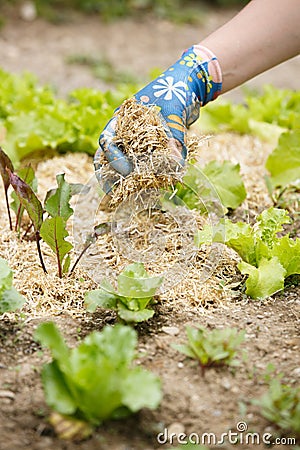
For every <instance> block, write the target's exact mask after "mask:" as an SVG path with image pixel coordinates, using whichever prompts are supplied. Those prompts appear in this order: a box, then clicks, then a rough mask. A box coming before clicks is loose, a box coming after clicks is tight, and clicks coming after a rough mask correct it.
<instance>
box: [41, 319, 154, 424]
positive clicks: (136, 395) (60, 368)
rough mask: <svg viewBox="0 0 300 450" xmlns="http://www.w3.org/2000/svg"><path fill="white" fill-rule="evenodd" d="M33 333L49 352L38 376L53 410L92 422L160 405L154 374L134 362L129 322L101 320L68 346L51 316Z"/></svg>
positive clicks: (131, 330)
mask: <svg viewBox="0 0 300 450" xmlns="http://www.w3.org/2000/svg"><path fill="white" fill-rule="evenodd" d="M35 337H36V339H37V340H38V341H39V342H40V343H41V344H42V345H43V346H44V347H47V348H49V349H50V351H51V353H52V358H53V359H52V361H51V362H50V363H48V364H45V365H44V367H43V370H42V382H43V387H44V391H45V397H46V402H47V404H48V405H49V406H50V407H51V408H52V409H53V410H54V411H56V412H57V413H59V414H62V415H65V416H69V417H73V418H76V419H78V420H81V421H85V422H88V423H90V424H91V425H92V426H97V425H99V424H101V423H102V422H103V421H105V420H108V419H117V418H122V417H126V416H128V415H129V414H131V413H135V412H137V411H139V410H140V409H141V408H145V407H146V408H150V409H155V408H157V406H158V405H159V403H160V400H161V388H160V381H159V379H158V377H157V376H156V375H154V374H152V373H151V372H149V371H147V370H145V369H143V368H141V367H137V366H134V365H133V361H134V358H135V356H136V346H137V334H136V332H135V330H133V329H132V328H131V327H127V326H125V325H116V326H114V327H112V326H106V327H105V328H104V329H103V330H102V331H101V332H93V333H91V334H90V335H88V336H87V337H86V338H85V339H84V340H83V341H82V342H81V343H80V344H79V345H78V346H77V347H75V348H73V349H69V348H68V347H67V345H66V343H65V341H64V339H63V338H62V336H61V334H60V333H59V331H58V329H57V327H56V326H55V324H54V323H52V322H49V323H43V324H41V325H40V326H39V327H38V329H37V331H36V334H35Z"/></svg>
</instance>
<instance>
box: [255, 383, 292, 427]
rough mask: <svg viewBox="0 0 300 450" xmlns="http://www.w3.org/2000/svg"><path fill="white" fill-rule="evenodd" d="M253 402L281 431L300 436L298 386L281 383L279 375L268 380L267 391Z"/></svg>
mask: <svg viewBox="0 0 300 450" xmlns="http://www.w3.org/2000/svg"><path fill="white" fill-rule="evenodd" d="M253 403H254V404H255V405H256V406H258V407H259V410H260V412H261V415H262V416H263V417H265V418H266V419H267V420H269V421H270V422H271V423H273V424H275V425H276V426H277V427H278V428H280V429H281V430H282V432H284V433H285V434H286V433H294V434H295V435H297V436H300V388H299V387H292V386H289V385H287V384H283V383H282V381H281V378H280V377H276V378H273V379H271V380H270V382H269V386H268V390H267V392H266V393H265V394H264V395H263V396H262V397H261V398H260V399H258V400H254V401H253Z"/></svg>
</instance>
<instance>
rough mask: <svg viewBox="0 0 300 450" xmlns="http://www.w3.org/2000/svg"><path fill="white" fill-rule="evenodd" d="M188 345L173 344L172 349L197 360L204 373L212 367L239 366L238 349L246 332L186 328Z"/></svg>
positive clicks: (231, 329) (228, 329) (233, 329)
mask: <svg viewBox="0 0 300 450" xmlns="http://www.w3.org/2000/svg"><path fill="white" fill-rule="evenodd" d="M186 334H187V337H188V343H187V344H182V345H178V344H173V345H172V347H173V348H175V349H176V350H178V351H179V352H181V353H183V354H184V355H186V356H188V357H190V358H193V359H197V360H198V361H199V363H200V366H201V369H202V372H203V373H204V369H205V368H207V367H211V366H220V365H228V366H237V365H238V364H239V361H238V360H237V359H236V353H237V350H238V347H239V346H240V344H241V343H242V342H243V341H244V339H245V332H244V331H238V330H237V329H236V328H223V329H215V330H212V331H210V330H208V329H205V328H203V327H199V328H193V327H186Z"/></svg>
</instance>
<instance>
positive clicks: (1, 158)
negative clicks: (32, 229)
mask: <svg viewBox="0 0 300 450" xmlns="http://www.w3.org/2000/svg"><path fill="white" fill-rule="evenodd" d="M7 169H8V170H10V171H11V172H13V171H14V166H13V164H12V162H11V160H10V158H9V157H8V156H7V154H6V153H5V152H4V151H3V150H2V148H1V147H0V173H1V177H2V180H3V184H4V192H5V201H6V208H7V214H8V220H9V228H10V229H11V230H12V221H11V216H10V209H9V202H8V196H7V190H8V188H9V185H10V179H9V174H8V172H7Z"/></svg>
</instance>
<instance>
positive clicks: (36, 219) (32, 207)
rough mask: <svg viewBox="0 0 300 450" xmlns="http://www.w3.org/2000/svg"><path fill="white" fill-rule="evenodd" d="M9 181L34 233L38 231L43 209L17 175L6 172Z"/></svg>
mask: <svg viewBox="0 0 300 450" xmlns="http://www.w3.org/2000/svg"><path fill="white" fill-rule="evenodd" d="M8 173H9V179H10V183H11V185H12V187H13V188H14V191H15V193H16V194H17V196H18V198H19V200H20V202H21V204H22V206H24V208H25V209H26V211H27V213H28V215H29V217H30V219H31V221H32V223H33V226H34V229H35V231H39V230H40V228H41V226H42V223H43V207H42V204H41V202H40V201H39V199H38V198H37V196H36V195H35V193H34V192H33V190H32V189H31V187H30V186H29V185H28V184H27V183H25V181H23V180H22V179H21V178H20V177H18V175H16V174H15V173H12V172H11V171H10V170H8Z"/></svg>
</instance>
